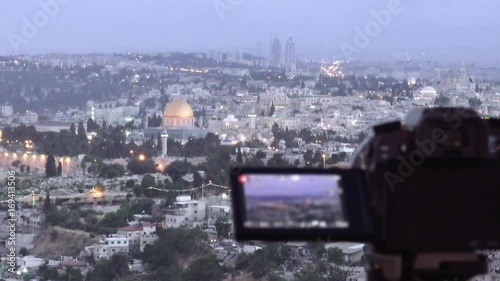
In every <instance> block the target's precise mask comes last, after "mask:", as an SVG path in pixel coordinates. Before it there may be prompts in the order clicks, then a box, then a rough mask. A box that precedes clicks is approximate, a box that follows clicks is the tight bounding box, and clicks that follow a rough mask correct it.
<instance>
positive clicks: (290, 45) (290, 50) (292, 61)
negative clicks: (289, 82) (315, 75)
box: [285, 37, 297, 73]
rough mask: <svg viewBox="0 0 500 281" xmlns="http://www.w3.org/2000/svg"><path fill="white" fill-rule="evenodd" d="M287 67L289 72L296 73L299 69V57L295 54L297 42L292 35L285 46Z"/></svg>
mask: <svg viewBox="0 0 500 281" xmlns="http://www.w3.org/2000/svg"><path fill="white" fill-rule="evenodd" d="M285 68H286V72H287V73H294V72H295V71H297V57H296V55H295V43H294V42H293V40H292V37H290V38H289V39H288V41H286V48H285Z"/></svg>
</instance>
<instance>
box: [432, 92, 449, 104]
mask: <svg viewBox="0 0 500 281" xmlns="http://www.w3.org/2000/svg"><path fill="white" fill-rule="evenodd" d="M450 101H451V100H450V98H449V97H447V96H444V95H439V96H438V97H437V98H436V99H435V100H434V104H435V105H441V106H446V105H448V104H449V103H450Z"/></svg>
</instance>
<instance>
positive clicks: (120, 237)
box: [0, 38, 500, 280]
mask: <svg viewBox="0 0 500 281" xmlns="http://www.w3.org/2000/svg"><path fill="white" fill-rule="evenodd" d="M292 40H293V39H291V38H290V39H289V40H288V41H287V44H286V48H285V56H284V57H285V58H286V60H281V54H280V52H281V47H280V44H281V43H280V42H279V39H278V38H275V39H274V41H273V44H272V45H271V50H270V54H271V55H270V58H269V59H266V58H264V57H257V56H255V55H253V54H247V53H228V52H210V53H162V54H132V53H129V54H115V55H57V54H52V55H43V56H18V57H2V58H0V93H1V95H2V105H1V107H0V109H1V110H0V113H1V119H0V121H1V122H2V124H3V127H2V130H1V153H0V162H1V165H2V174H3V176H4V177H5V178H9V177H10V176H13V174H15V177H14V178H15V184H16V185H15V186H16V194H15V201H16V202H17V204H18V208H17V209H15V210H12V209H10V207H9V204H10V203H9V202H11V201H9V199H12V196H11V194H9V193H8V192H7V189H5V190H2V193H1V194H0V196H1V198H0V200H1V201H2V203H3V204H2V210H3V211H2V214H1V216H2V217H3V219H5V221H7V218H8V216H9V214H10V212H15V214H16V217H17V218H18V220H17V227H18V229H17V233H16V234H15V237H16V243H15V247H16V251H17V253H19V255H18V256H17V268H16V271H15V272H13V273H12V272H10V271H9V270H8V268H9V267H8V260H3V261H2V272H1V274H2V275H3V276H5V277H4V278H6V277H7V278H12V277H14V278H15V277H16V276H17V277H19V276H21V277H22V278H24V280H29V279H30V278H35V277H36V278H39V279H36V280H139V279H142V280H255V279H261V278H265V279H266V280H312V279H309V278H313V277H314V276H316V277H319V278H323V277H325V278H326V277H328V278H330V279H328V280H346V278H354V280H364V278H365V277H364V275H363V274H364V271H363V262H364V257H363V245H362V244H356V243H333V242H327V241H324V242H321V243H278V244H270V243H259V242H255V243H238V242H236V241H234V239H233V233H232V220H231V213H232V212H231V204H230V200H229V194H228V192H229V187H228V185H229V174H228V171H229V168H230V167H231V166H234V165H244V166H251V167H318V168H326V167H345V166H346V165H347V162H348V159H349V157H350V155H352V153H353V152H354V151H355V149H356V147H357V146H358V144H359V143H360V142H361V141H362V140H363V138H364V137H365V136H366V135H367V134H368V133H369V131H370V127H371V126H373V125H375V124H378V123H381V122H383V121H387V120H397V119H401V118H402V117H403V116H404V115H405V114H406V113H407V112H408V111H409V110H410V109H412V108H415V107H420V106H430V107H432V106H436V105H447V106H457V107H460V106H461V107H472V108H474V109H476V110H477V111H478V112H480V113H481V114H482V115H484V116H499V115H500V106H499V105H500V84H499V83H498V81H496V80H494V79H491V77H490V76H488V75H486V74H487V73H488V74H489V75H492V73H495V72H498V71H500V69H494V70H492V69H482V68H481V67H479V66H474V65H466V64H464V63H460V62H457V63H456V64H453V65H441V64H438V63H430V62H429V63H419V62H412V61H403V62H393V63H378V62H356V61H331V62H311V61H307V62H306V61H297V60H296V59H295V58H296V56H295V45H294V43H293V41H292ZM1 239H2V242H1V243H0V251H1V253H2V256H8V253H9V248H10V247H9V245H10V244H9V242H8V241H9V227H8V224H2V228H1ZM317 263H321V266H319V267H318V266H314V267H311V265H312V264H315V265H317Z"/></svg>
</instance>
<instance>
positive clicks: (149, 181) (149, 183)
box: [141, 174, 156, 190]
mask: <svg viewBox="0 0 500 281" xmlns="http://www.w3.org/2000/svg"><path fill="white" fill-rule="evenodd" d="M155 186H156V180H155V177H153V176H152V175H149V174H147V175H144V176H143V177H142V181H141V188H142V189H143V190H146V189H148V188H149V187H155Z"/></svg>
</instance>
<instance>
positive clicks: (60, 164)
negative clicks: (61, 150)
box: [57, 161, 62, 177]
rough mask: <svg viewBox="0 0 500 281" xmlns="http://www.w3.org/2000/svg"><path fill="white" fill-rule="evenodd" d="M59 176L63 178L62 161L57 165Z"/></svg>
mask: <svg viewBox="0 0 500 281" xmlns="http://www.w3.org/2000/svg"><path fill="white" fill-rule="evenodd" d="M57 175H58V176H59V177H60V176H62V161H59V164H58V165H57Z"/></svg>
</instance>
